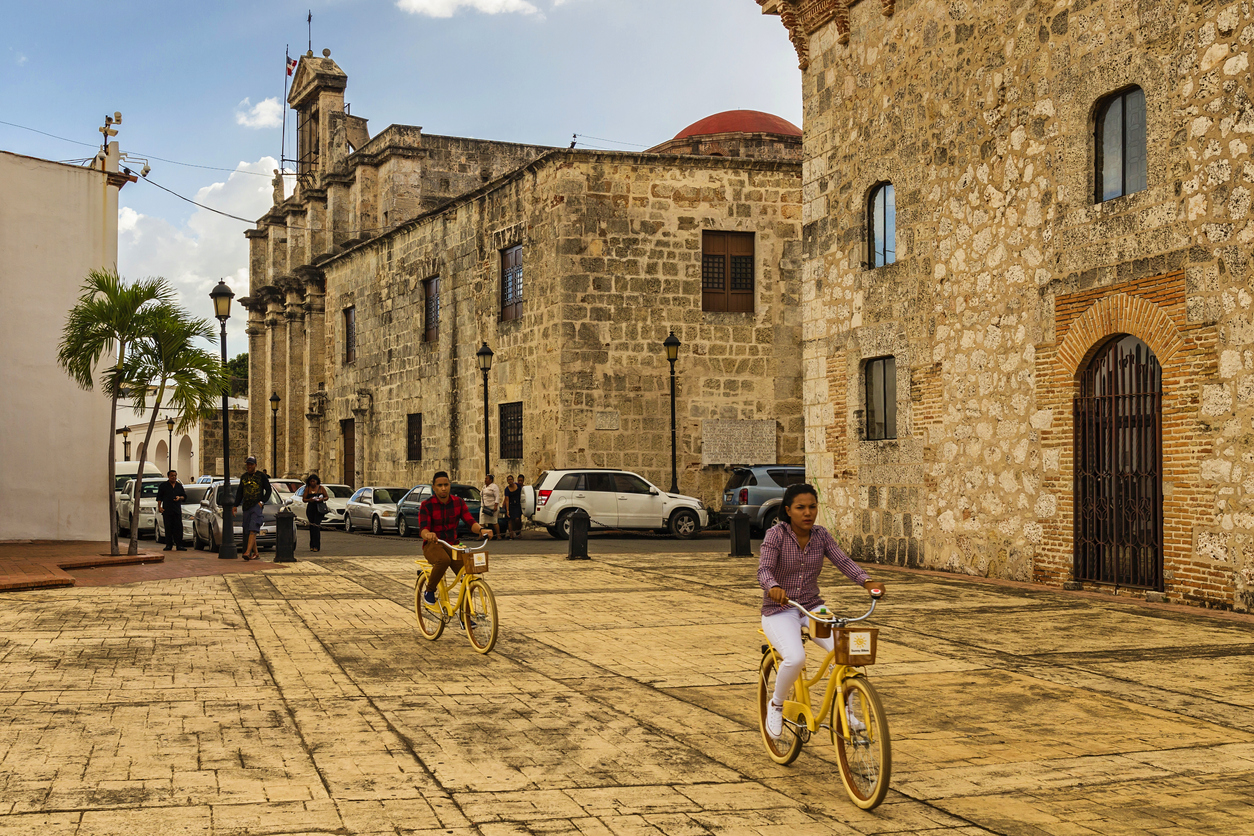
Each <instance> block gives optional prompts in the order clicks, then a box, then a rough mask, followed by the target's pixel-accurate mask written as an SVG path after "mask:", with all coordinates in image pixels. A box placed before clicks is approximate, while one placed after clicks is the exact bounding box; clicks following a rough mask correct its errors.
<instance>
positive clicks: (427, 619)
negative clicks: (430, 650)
mask: <svg viewBox="0 0 1254 836" xmlns="http://www.w3.org/2000/svg"><path fill="white" fill-rule="evenodd" d="M430 581H431V571H430V570H427V571H425V572H423V573H422V574H420V575H419V576H418V582H417V583H415V584H414V617H415V618H416V619H418V632H420V633H422V635H423V637H424V638H425V639H427V640H428V641H435V640H436V639H438V638H439V637H440V634H441V633H443V632H444V619H443V618H441V617H440V615H439V613H435V612H432V611H431V610H430V609H428V607H427V605H426V603H424V602H423V600H422V593H423V592H425V591H426V589H427V584H428V583H429V582H430ZM437 600H439V599H438V598H437Z"/></svg>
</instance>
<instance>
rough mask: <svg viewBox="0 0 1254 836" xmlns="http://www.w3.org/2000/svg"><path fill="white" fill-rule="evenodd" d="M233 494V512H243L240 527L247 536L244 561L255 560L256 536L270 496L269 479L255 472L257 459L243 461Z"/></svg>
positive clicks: (250, 457) (259, 554) (256, 551)
mask: <svg viewBox="0 0 1254 836" xmlns="http://www.w3.org/2000/svg"><path fill="white" fill-rule="evenodd" d="M237 491H238V492H237V493H236V494H235V510H236V511H239V510H240V509H241V508H242V509H243V510H244V516H243V518H242V520H241V523H240V524H241V526H242V527H243V529H244V533H245V534H247V535H248V545H247V546H245V547H244V559H245V560H257V559H258V558H260V557H261V552H260V551H258V550H257V535H258V534H260V533H261V520H262V518H263V517H264V515H265V503H266V500H267V499H268V498H269V496H270V478H269V477H268V476H266V474H264V473H259V472H257V457H256V456H249V457H248V458H246V459H244V475H243V476H241V477H239V487H238V488H237Z"/></svg>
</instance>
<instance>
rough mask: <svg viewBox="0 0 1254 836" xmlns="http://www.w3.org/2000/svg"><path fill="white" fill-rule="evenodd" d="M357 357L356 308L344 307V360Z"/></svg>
mask: <svg viewBox="0 0 1254 836" xmlns="http://www.w3.org/2000/svg"><path fill="white" fill-rule="evenodd" d="M356 359H357V309H356V308H351V307H350V308H345V309H344V362H345V363H352V362H353V361H354V360H356Z"/></svg>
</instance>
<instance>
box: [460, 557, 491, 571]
mask: <svg viewBox="0 0 1254 836" xmlns="http://www.w3.org/2000/svg"><path fill="white" fill-rule="evenodd" d="M462 563H463V564H464V565H465V567H466V574H467V575H482V574H483V573H484V572H486V571H488V553H487V552H465V553H464V554H463V555H462Z"/></svg>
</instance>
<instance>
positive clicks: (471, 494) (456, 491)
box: [453, 485, 481, 502]
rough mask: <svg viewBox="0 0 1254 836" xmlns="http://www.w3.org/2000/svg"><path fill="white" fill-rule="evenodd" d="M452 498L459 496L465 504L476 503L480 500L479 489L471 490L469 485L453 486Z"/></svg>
mask: <svg viewBox="0 0 1254 836" xmlns="http://www.w3.org/2000/svg"><path fill="white" fill-rule="evenodd" d="M453 496H460V497H461V498H462V499H464V500H466V501H467V502H478V501H479V500H480V499H481V497H480V496H479V489H478V488H472V487H471V486H470V485H454V486H453Z"/></svg>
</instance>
